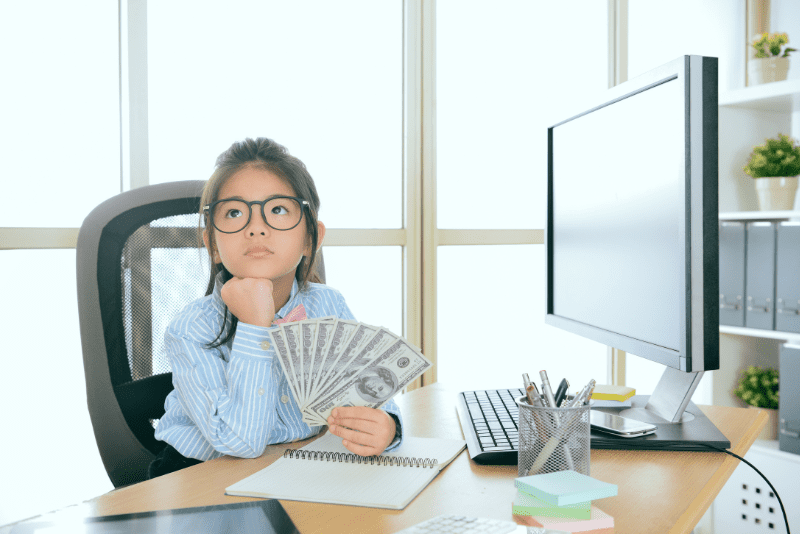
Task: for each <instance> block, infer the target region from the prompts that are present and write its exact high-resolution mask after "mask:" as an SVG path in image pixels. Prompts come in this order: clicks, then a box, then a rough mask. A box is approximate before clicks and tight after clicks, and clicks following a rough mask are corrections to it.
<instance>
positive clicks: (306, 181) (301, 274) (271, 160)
mask: <svg viewBox="0 0 800 534" xmlns="http://www.w3.org/2000/svg"><path fill="white" fill-rule="evenodd" d="M246 167H252V168H256V169H263V170H266V171H270V172H272V173H274V174H276V175H277V176H279V177H280V178H281V179H283V180H284V181H285V182H286V184H287V185H289V187H291V188H292V190H294V194H295V195H296V196H298V197H300V198H302V199H303V200H306V201H307V202H308V203H309V206H308V207H307V209H306V210H305V214H304V215H305V222H306V235H307V236H308V237H309V238H310V239H311V254H310V256H309V257H308V258H306V257H303V259H301V260H300V264H299V265H298V266H297V269H296V270H295V275H294V276H295V279H296V280H297V284H298V286H299V288H300V289H303V288H305V287H306V285H307V284H308V283H309V282H316V283H320V282H321V280H320V277H319V274H318V273H317V265H316V263H317V261H316V260H317V247H318V245H319V233H318V230H319V228H318V225H317V214H318V213H319V195H318V194H317V187H316V185H314V179H313V178H311V175H310V174H309V172H308V169H306V166H305V164H304V163H303V162H302V161H300V160H299V159H297V158H296V157H294V156H292V155H291V154H289V151H288V150H287V149H286V147H284V146H283V145H281V144H278V143H276V142H275V141H273V140H272V139H267V138H266V137H259V138H257V139H249V138H248V139H245V140H243V141H237V142H235V143H234V144H232V145H231V146H230V148H228V150H226V151H225V152H223V153H222V154H220V155H219V157H217V162H216V169H215V170H214V173H213V174H212V175H211V178H209V179H208V181H207V182H206V185H205V187H204V188H203V194H202V197H201V199H200V210H201V213H200V217H201V220H203V221H204V223H205V228H204V229H201V231H205V232H207V233H208V248H207V252H208V255H209V257H210V259H211V273H210V276H209V279H208V286H207V287H206V295H210V294H211V293H212V292H213V291H214V283H215V280H216V277H217V274H218V273H222V282H223V283H225V282H227V281H228V280H230V279H231V278H232V277H233V275H231V273H230V272H228V270H227V269H226V268H225V266H224V265H223V264H222V263H215V262H214V253H213V251H214V249H215V247H216V245H215V239H216V238H215V235H214V232H215V231H214V226H213V225H212V224H211V223H210V221H209V220H208V219H207V215H204V212H203V206H208V205H210V204H211V203H213V202H216V201H217V200H219V192H220V190H221V189H222V187H223V186H224V185H225V183H226V182H227V181H228V179H229V178H230V177H231V176H233V175H234V174H236V173H237V172H239V171H240V170H242V169H244V168H246ZM224 313H225V315H224V318H223V321H222V328H221V330H220V332H219V334H217V337H216V338H215V339H214V341H212V342H211V343H209V344H208V347H209V348H215V347H219V346H220V345H223V344H225V343H227V342H228V341H230V340H231V339H232V338H233V336H234V334H235V333H236V325H237V324H238V322H239V320H238V319H237V318H236V316H234V315H233V314H231V313H230V312H229V311H228V308H227V306H226V307H225V312H224ZM228 320H230V321H231V326H230V329H227V333H226V326H227V323H228Z"/></svg>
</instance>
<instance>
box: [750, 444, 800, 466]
mask: <svg viewBox="0 0 800 534" xmlns="http://www.w3.org/2000/svg"><path fill="white" fill-rule="evenodd" d="M753 449H755V450H756V451H757V452H760V453H762V454H766V455H769V456H772V457H774V458H777V459H779V460H784V461H789V462H791V463H794V464H798V465H800V454H794V453H792V452H787V451H782V450H780V446H779V445H778V440H777V439H771V440H765V439H757V440H755V442H753V445H752V446H751V447H750V450H751V451H752V450H753ZM748 452H749V451H748Z"/></svg>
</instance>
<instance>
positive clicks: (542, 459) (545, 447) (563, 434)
mask: <svg viewBox="0 0 800 534" xmlns="http://www.w3.org/2000/svg"><path fill="white" fill-rule="evenodd" d="M516 402H517V406H518V407H519V456H518V463H517V472H518V476H521V477H522V476H528V475H539V474H542V473H553V472H555V471H565V470H571V471H577V472H578V473H582V474H584V475H587V476H588V475H589V450H590V437H589V433H590V419H589V409H590V405H588V404H586V405H582V406H576V407H574V408H545V407H539V406H531V405H530V404H528V399H527V397H525V396H524V395H523V396H522V397H519V398H517V399H516Z"/></svg>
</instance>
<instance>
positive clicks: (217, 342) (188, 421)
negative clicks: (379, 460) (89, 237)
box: [149, 138, 402, 478]
mask: <svg viewBox="0 0 800 534" xmlns="http://www.w3.org/2000/svg"><path fill="white" fill-rule="evenodd" d="M200 205H201V209H202V213H201V216H202V217H203V220H204V221H205V228H204V229H203V231H202V235H203V242H204V243H205V247H206V250H207V251H208V254H209V256H210V258H211V265H212V268H211V276H210V279H209V284H208V289H207V291H206V296H205V297H203V298H201V299H199V300H197V301H195V302H193V303H191V304H189V305H188V306H187V307H186V308H185V309H184V310H183V311H182V312H181V313H179V314H178V316H177V317H176V318H175V319H174V320H173V321H172V323H171V324H170V326H169V328H168V329H167V333H166V336H165V345H166V350H167V354H168V357H169V361H170V364H171V365H172V381H173V384H174V386H175V389H174V390H173V391H172V392H171V393H170V394H169V395H168V396H167V400H166V402H165V410H166V413H165V414H164V417H163V418H162V419H161V421H160V422H159V425H158V428H157V430H156V433H155V437H156V439H159V440H161V441H165V442H167V445H166V447H165V448H164V450H163V451H161V452H160V453H159V455H158V456H157V457H156V459H155V460H154V461H153V462H152V464H151V465H150V473H149V475H150V477H151V478H153V477H155V476H159V475H162V474H166V473H169V472H172V471H176V470H178V469H182V468H183V467H187V466H189V465H193V464H196V463H199V462H200V461H205V460H210V459H212V458H216V457H218V456H222V455H223V454H227V455H231V456H239V457H243V458H255V457H257V456H260V455H261V454H262V453H263V452H264V448H265V447H266V446H267V445H268V444H272V443H285V442H289V441H296V440H301V439H305V438H308V437H310V436H314V435H316V434H318V433H319V432H320V431H321V430H322V427H321V426H313V427H312V426H309V425H307V424H306V423H304V422H303V421H302V420H301V417H302V416H301V413H300V410H299V408H298V407H297V404H296V403H295V399H294V398H293V396H292V394H291V391H290V389H289V384H288V382H287V381H286V377H285V376H284V374H283V371H282V370H281V367H280V363H279V362H278V360H277V356H276V354H275V351H274V348H273V347H272V346H271V344H270V337H269V331H270V330H271V329H272V328H273V327H274V325H275V321H280V320H282V319H284V318H286V319H287V320H295V318H297V317H298V316H300V318H302V316H303V313H305V315H306V316H307V317H308V318H316V317H324V316H336V317H339V318H341V319H349V320H352V319H354V317H353V314H352V313H351V312H350V309H349V308H348V307H347V304H345V301H344V298H342V295H341V294H340V293H339V292H338V291H336V290H335V289H332V288H330V287H328V286H325V285H322V284H320V283H319V282H320V280H319V277H318V276H317V274H316V266H315V259H316V254H317V250H318V248H319V247H320V246H321V244H322V241H323V238H324V237H325V225H323V224H322V223H321V222H319V221H318V220H317V213H318V210H319V197H318V196H317V190H316V187H315V185H314V181H313V180H312V178H311V176H310V175H309V173H308V171H307V170H306V167H305V165H304V164H303V163H302V162H301V161H300V160H299V159H297V158H295V157H293V156H291V155H289V153H288V152H287V150H286V149H285V148H284V147H283V146H281V145H279V144H278V143H276V142H274V141H272V140H270V139H265V138H259V139H255V140H253V139H246V140H244V141H242V142H237V143H234V144H233V145H232V146H231V147H230V148H229V149H228V150H227V151H225V152H223V153H222V154H221V155H220V156H219V158H217V164H216V170H215V171H214V174H213V175H212V176H211V178H210V179H209V180H208V182H207V183H206V185H205V188H204V190H203V195H202V199H201V204H200ZM328 424H329V431H330V432H331V433H332V434H335V435H336V436H339V437H341V438H343V444H344V446H345V447H347V449H349V450H350V451H351V452H354V453H356V454H360V455H363V456H369V455H373V454H380V453H382V452H383V451H384V450H386V449H387V448H388V449H393V448H395V447H397V446H398V445H399V444H400V440H401V434H402V433H401V426H402V420H401V418H400V412H399V409H398V407H397V405H396V404H395V403H394V401H390V402H388V403H387V404H386V405H384V408H383V409H380V410H378V409H373V408H365V407H339V408H336V409H334V411H333V413H332V415H331V417H329V418H328Z"/></svg>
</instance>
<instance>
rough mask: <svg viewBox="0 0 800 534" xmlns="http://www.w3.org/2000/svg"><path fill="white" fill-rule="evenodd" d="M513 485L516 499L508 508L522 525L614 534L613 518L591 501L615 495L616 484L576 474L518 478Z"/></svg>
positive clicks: (596, 533)
mask: <svg viewBox="0 0 800 534" xmlns="http://www.w3.org/2000/svg"><path fill="white" fill-rule="evenodd" d="M515 484H516V486H517V496H516V498H515V499H514V502H513V504H512V507H511V508H512V512H513V514H514V516H515V517H516V518H517V519H518V520H519V522H521V523H522V524H524V525H527V526H535V527H540V528H547V529H552V530H561V531H565V532H581V533H584V534H612V533H613V532H614V518H613V517H611V516H610V515H608V514H606V513H605V512H603V511H602V510H600V509H599V508H597V507H596V506H595V505H594V504H592V501H593V500H596V499H603V498H605V497H613V496H615V495H616V494H617V486H616V484H609V483H607V482H602V481H600V480H597V479H594V478H592V477H590V476H587V475H582V474H581V473H578V472H576V471H558V472H555V473H545V474H543V475H532V476H527V477H519V478H517V479H515Z"/></svg>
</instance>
